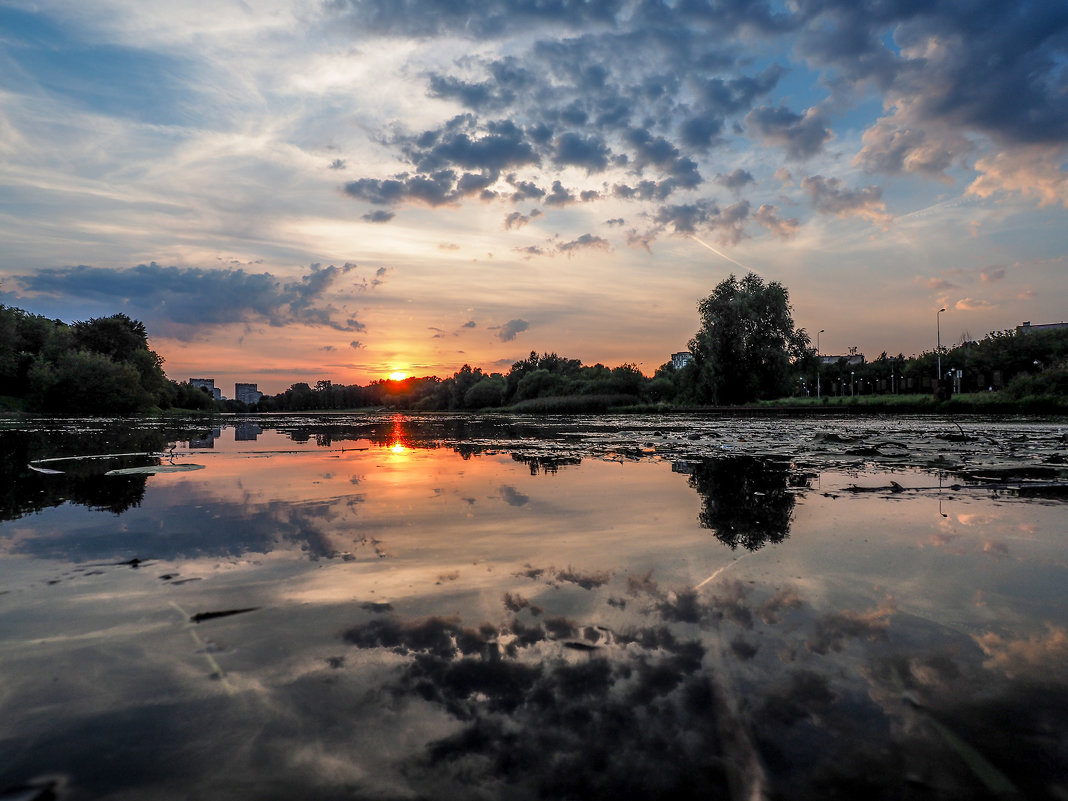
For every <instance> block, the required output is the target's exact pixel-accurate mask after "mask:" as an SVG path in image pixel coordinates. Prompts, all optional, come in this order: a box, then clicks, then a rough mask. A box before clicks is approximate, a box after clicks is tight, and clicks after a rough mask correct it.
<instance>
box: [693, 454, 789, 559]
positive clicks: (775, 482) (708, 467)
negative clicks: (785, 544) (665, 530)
mask: <svg viewBox="0 0 1068 801" xmlns="http://www.w3.org/2000/svg"><path fill="white" fill-rule="evenodd" d="M691 468H692V469H691V472H690V486H691V487H693V488H694V489H695V490H697V492H698V494H699V495H700V496H701V499H702V501H703V507H702V509H701V513H700V514H699V515H698V516H697V519H698V520H699V521H700V523H701V525H702V526H704V527H705V528H709V529H712V530H713V531H714V532H715V535H716V539H718V540H719V541H720V542H722V543H723V544H724V545H727V546H730V548H731V549H732V550H733V549H734V548H737V547H738V546H739V545H741V546H742V547H743V548H745V549H746V550H750V551H755V550H757V549H758V548H762V547H763V546H764V545H766V544H767V543H769V542H781V541H782V540H784V539H786V537H788V536H789V534H790V518H791V517H792V515H793V510H794V496H793V494H792V493H791V492H789V490H788V485H789V484H790V470H789V467H788V465H786V464H782V463H778V462H773V461H766V460H763V459H757V458H755V457H753V456H731V457H725V458H720V459H710V460H708V461H705V462H699V463H696V464H694V465H692V466H691Z"/></svg>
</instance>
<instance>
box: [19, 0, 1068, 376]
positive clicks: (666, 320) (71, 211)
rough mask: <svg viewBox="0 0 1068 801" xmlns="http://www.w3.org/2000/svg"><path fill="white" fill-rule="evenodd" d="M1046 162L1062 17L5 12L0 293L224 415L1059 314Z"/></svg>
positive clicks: (434, 2)
mask: <svg viewBox="0 0 1068 801" xmlns="http://www.w3.org/2000/svg"><path fill="white" fill-rule="evenodd" d="M1066 159H1068V4H1066V3H1063V2H1059V1H1054V0H1046V1H1045V2H1034V1H1031V2H1028V1H1027V0H1023V1H1022V2H1021V1H1020V0H1012V2H999V1H997V0H956V1H955V2H930V0H788V2H779V1H778V0H774V1H772V2H767V1H766V0H481V2H475V1H474V0H319V1H318V2H298V1H296V0H262V1H261V2H256V3H246V2H240V1H237V2H228V1H227V0H210V2H208V1H207V0H187V2H181V3H173V2H171V3H162V2H156V1H155V0H93V2H90V3H75V2H69V0H66V1H62V0H33V2H23V1H22V0H0V303H3V304H6V305H10V306H18V307H21V308H24V309H27V310H29V311H31V312H34V313H37V314H44V315H47V316H49V317H55V318H59V319H63V320H66V321H68V322H70V321H74V320H85V319H89V318H92V317H100V316H107V315H110V314H115V313H118V312H123V313H125V314H128V315H130V316H131V317H134V318H135V319H139V320H142V321H143V322H144V323H145V324H146V326H147V327H148V331H149V334H150V340H151V345H152V347H153V348H154V349H155V350H156V351H157V352H158V353H159V354H160V355H161V356H163V357H164V359H165V362H164V369H165V370H166V372H167V374H168V375H169V376H170V377H171V378H173V379H176V380H186V379H188V378H190V377H212V378H215V380H216V385H217V386H221V387H222V388H223V392H224V394H225V395H229V394H230V390H231V386H230V385H232V383H233V382H236V381H251V382H257V383H258V384H259V386H260V389H261V390H263V391H266V392H269V393H274V392H279V391H281V390H284V389H285V388H287V387H288V386H289V385H290V384H292V383H294V382H297V381H308V382H309V383H313V384H314V382H315V381H318V380H320V379H328V380H332V381H334V382H335V383H345V384H351V383H360V384H365V383H367V382H369V381H371V380H374V379H378V378H383V377H385V376H386V375H388V374H389V373H391V372H397V371H400V372H407V373H409V374H412V375H439V376H442V377H446V376H449V375H451V374H452V373H453V372H455V371H456V370H458V369H459V368H460V367H461V366H462V365H463V364H465V363H468V364H471V365H472V366H477V367H482V368H483V369H484V370H486V371H487V372H490V371H503V372H507V370H508V368H509V367H510V366H511V364H512V363H513V362H515V361H516V360H518V359H521V358H524V357H525V356H526V355H527V354H529V353H530V351H532V350H534V351H538V352H539V353H541V352H549V351H555V352H557V353H560V354H561V355H566V356H568V357H570V358H577V359H581V360H582V361H583V362H584V363H586V364H593V363H596V362H601V363H604V364H606V365H609V366H615V365H617V364H621V363H624V362H627V363H634V364H637V365H638V366H639V367H640V369H642V371H643V372H645V373H646V374H647V375H649V374H651V373H652V372H653V371H654V370H655V369H656V368H657V367H658V366H659V365H661V364H663V363H664V362H665V361H667V360H668V359H669V358H670V354H671V353H672V352H675V351H680V350H684V349H685V348H686V344H687V341H688V340H689V339H690V338H691V337H692V336H693V335H694V333H695V332H696V331H697V329H698V327H699V325H700V321H699V319H698V315H697V309H696V307H697V303H698V302H699V301H700V300H701V298H703V297H705V296H707V295H708V294H710V293H711V291H712V290H713V288H714V287H715V285H716V284H718V283H719V282H720V281H722V280H723V279H725V278H726V277H727V276H729V275H730V274H732V273H733V274H735V275H739V276H741V275H744V274H745V273H747V272H750V271H751V272H756V273H757V274H759V275H760V276H761V277H762V278H764V279H765V280H766V281H779V282H781V283H782V284H783V285H784V286H785V287H786V288H787V289H788V291H789V293H790V300H791V303H792V306H793V315H794V322H795V324H796V325H797V326H798V327H802V328H804V329H806V330H807V331H808V333H809V334H810V335H811V337H812V340H813V343H814V344H815V340H816V333H817V332H818V331H820V330H821V329H822V331H823V333H821V334H820V337H819V339H820V342H819V344H820V350H821V352H822V353H824V354H842V353H845V352H847V350H848V349H849V348H850V347H856V348H857V349H858V351H859V352H861V353H864V354H865V355H867V356H868V357H869V358H874V357H877V356H878V355H879V354H880V353H881V352H883V351H887V352H889V353H890V354H891V355H896V354H897V353H904V354H905V355H906V356H908V355H911V354H916V353H921V352H923V351H925V350H932V349H933V348H934V347H935V340H936V337H937V336H938V335H939V333H940V335H941V338H942V342H943V344H954V343H956V342H959V341H961V340H962V339H978V338H981V337H982V336H984V335H985V334H987V333H988V332H991V331H1000V330H1003V329H1006V328H1011V327H1013V326H1015V325H1018V324H1020V323H1021V322H1023V321H1025V320H1027V321H1030V322H1032V323H1036V324H1038V323H1049V322H1060V321H1063V320H1065V319H1066V318H1068V309H1066V307H1068V300H1066V298H1068V291H1066V290H1068V278H1066V276H1068V262H1066V260H1068V163H1066ZM943 307H944V308H945V309H946V311H945V312H944V313H942V314H940V315H939V314H938V310H939V309H940V308H943Z"/></svg>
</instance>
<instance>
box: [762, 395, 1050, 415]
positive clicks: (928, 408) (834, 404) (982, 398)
mask: <svg viewBox="0 0 1068 801" xmlns="http://www.w3.org/2000/svg"><path fill="white" fill-rule="evenodd" d="M756 405H757V406H758V407H760V408H780V409H796V410H797V411H799V412H800V411H815V410H817V409H827V410H834V411H839V412H851V411H856V412H879V413H886V414H1055V415H1068V398H1066V397H1063V396H1059V395H1032V396H1028V397H1023V398H1015V397H1012V396H1010V395H1008V394H1007V393H1005V392H968V393H961V394H959V395H954V396H953V397H952V398H950V399H949V400H946V401H939V400H936V399H935V398H934V396H933V395H864V396H855V397H852V398H850V397H833V398H832V397H823V398H820V399H818V400H817V399H816V398H779V399H778V400H774V401H763V402H761V403H759V404H756Z"/></svg>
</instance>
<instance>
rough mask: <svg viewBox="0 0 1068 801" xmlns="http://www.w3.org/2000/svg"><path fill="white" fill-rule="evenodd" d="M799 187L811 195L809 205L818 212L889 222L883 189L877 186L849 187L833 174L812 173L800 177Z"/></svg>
mask: <svg viewBox="0 0 1068 801" xmlns="http://www.w3.org/2000/svg"><path fill="white" fill-rule="evenodd" d="M801 188H802V189H803V190H804V191H806V192H807V193H808V194H809V197H811V198H812V205H813V206H815V208H816V211H818V212H820V213H821V214H833V215H835V216H836V217H863V218H864V219H868V220H871V221H872V222H877V223H886V222H889V220H890V216H889V215H888V214H886V204H885V203H883V200H882V197H883V190H882V189H881V188H880V187H878V186H868V187H865V188H864V189H849V188H848V187H846V186H844V185H843V184H842V182H841V181H840V180H839V179H837V178H824V177H823V176H822V175H812V176H809V177H808V178H805V179H803V180H802V181H801Z"/></svg>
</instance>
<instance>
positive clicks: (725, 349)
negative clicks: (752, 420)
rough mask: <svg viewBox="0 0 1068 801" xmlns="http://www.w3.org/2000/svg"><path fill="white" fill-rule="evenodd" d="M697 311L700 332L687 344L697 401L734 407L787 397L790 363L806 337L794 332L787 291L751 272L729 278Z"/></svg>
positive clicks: (703, 301)
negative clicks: (688, 345) (690, 355)
mask: <svg viewBox="0 0 1068 801" xmlns="http://www.w3.org/2000/svg"><path fill="white" fill-rule="evenodd" d="M697 309H698V311H699V312H700V314H701V329H700V330H699V331H698V332H697V334H696V336H694V338H693V339H691V340H690V352H691V353H692V354H693V366H692V368H688V369H692V370H693V371H694V373H695V375H694V381H693V391H694V393H695V394H696V396H697V397H696V400H698V401H701V402H704V403H720V404H737V403H747V402H749V401H753V400H763V399H767V398H778V397H782V396H783V395H786V394H788V393H789V391H790V388H791V387H790V382H791V370H790V362H791V359H793V358H796V357H798V356H800V355H802V354H803V353H804V350H805V348H806V346H807V345H808V335H807V334H806V333H805V332H804V330H803V329H801V330H795V329H794V321H793V317H792V316H791V308H790V295H789V293H788V292H787V291H786V287H784V286H783V285H782V284H780V283H779V282H778V281H771V282H770V283H767V284H765V283H764V281H763V280H762V279H761V278H760V276H758V275H756V274H755V273H749V274H748V275H746V276H745V277H744V278H742V279H741V280H739V279H737V278H736V277H735V276H734V275H731V276H730V277H729V278H727V279H725V280H724V281H721V282H720V283H719V284H718V285H717V286H716V288H715V289H714V290H713V291H712V294H711V295H709V296H708V297H707V298H705V299H704V300H702V301H701V302H700V303H698V304H697Z"/></svg>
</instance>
